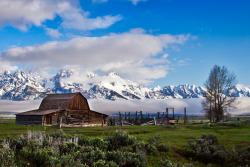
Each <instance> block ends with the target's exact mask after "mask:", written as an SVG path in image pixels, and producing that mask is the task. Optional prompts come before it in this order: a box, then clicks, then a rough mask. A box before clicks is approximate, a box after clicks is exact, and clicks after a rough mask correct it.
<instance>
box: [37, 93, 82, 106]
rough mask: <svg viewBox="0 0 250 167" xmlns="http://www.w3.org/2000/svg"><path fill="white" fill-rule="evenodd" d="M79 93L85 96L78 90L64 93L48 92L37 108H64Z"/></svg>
mask: <svg viewBox="0 0 250 167" xmlns="http://www.w3.org/2000/svg"><path fill="white" fill-rule="evenodd" d="M78 94H80V95H81V96H82V97H83V98H85V97H84V96H83V95H82V94H81V93H80V92H77V93H64V94H48V95H47V97H45V98H44V99H43V100H42V102H41V104H40V107H39V109H40V110H49V109H58V108H60V109H66V108H68V107H69V105H70V102H71V100H72V98H73V97H75V96H76V95H78Z"/></svg>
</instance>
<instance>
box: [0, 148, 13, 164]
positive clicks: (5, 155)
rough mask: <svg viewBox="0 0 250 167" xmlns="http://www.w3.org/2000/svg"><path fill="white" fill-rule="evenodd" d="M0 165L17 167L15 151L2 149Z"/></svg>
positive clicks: (0, 151) (0, 150)
mask: <svg viewBox="0 0 250 167" xmlns="http://www.w3.org/2000/svg"><path fill="white" fill-rule="evenodd" d="M0 165H1V166H15V154H14V151H13V150H11V149H9V148H1V149H0Z"/></svg>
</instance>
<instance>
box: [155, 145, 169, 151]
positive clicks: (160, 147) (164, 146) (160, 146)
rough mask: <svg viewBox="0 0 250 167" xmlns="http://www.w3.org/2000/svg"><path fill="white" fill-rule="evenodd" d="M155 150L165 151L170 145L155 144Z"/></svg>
mask: <svg viewBox="0 0 250 167" xmlns="http://www.w3.org/2000/svg"><path fill="white" fill-rule="evenodd" d="M156 148H157V150H158V151H160V152H167V151H169V150H170V146H169V145H166V144H159V145H157V146H156Z"/></svg>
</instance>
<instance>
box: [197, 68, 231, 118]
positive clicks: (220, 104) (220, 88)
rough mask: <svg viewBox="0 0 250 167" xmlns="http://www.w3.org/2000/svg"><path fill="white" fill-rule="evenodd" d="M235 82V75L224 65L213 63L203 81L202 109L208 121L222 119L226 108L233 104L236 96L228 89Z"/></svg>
mask: <svg viewBox="0 0 250 167" xmlns="http://www.w3.org/2000/svg"><path fill="white" fill-rule="evenodd" d="M235 84H236V76H235V74H234V73H233V72H230V71H229V70H228V69H227V68H226V67H225V66H218V65H215V66H214V67H213V68H212V69H211V71H210V74H209V77H208V79H207V81H206V82H205V84H204V85H205V87H206V89H207V90H206V94H205V100H204V101H203V102H202V106H203V109H204V111H205V113H206V116H207V117H208V118H209V119H210V121H212V120H214V119H215V121H216V122H218V121H221V120H223V118H224V115H225V112H227V109H228V108H231V107H234V106H235V100H236V98H235V97H233V94H232V93H231V92H230V90H231V89H232V88H233V87H234V86H235Z"/></svg>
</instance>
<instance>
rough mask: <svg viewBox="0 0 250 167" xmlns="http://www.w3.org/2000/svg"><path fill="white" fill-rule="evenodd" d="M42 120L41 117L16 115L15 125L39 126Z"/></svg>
mask: <svg viewBox="0 0 250 167" xmlns="http://www.w3.org/2000/svg"><path fill="white" fill-rule="evenodd" d="M42 118H43V116H41V115H16V125H32V126H41V125H42V121H43V119H42Z"/></svg>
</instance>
